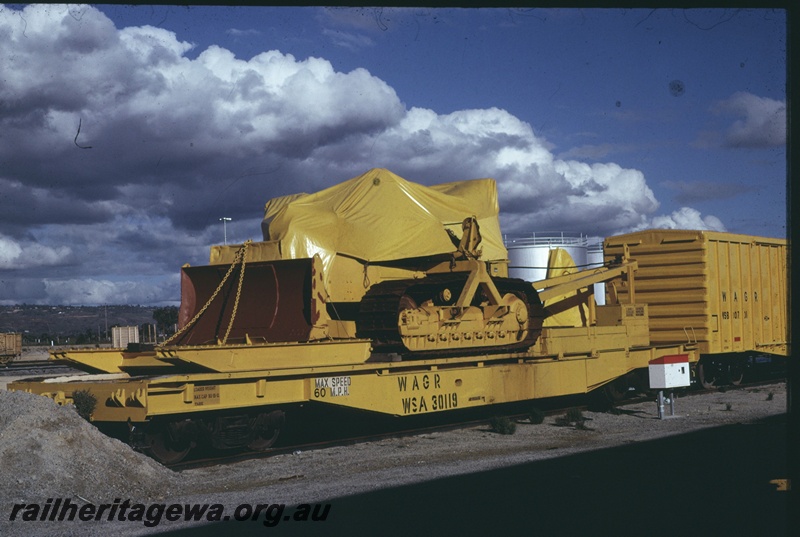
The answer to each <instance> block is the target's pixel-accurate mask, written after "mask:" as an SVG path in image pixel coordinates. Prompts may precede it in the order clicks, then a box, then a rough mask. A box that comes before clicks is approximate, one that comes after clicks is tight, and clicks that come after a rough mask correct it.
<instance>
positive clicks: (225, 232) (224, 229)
mask: <svg viewBox="0 0 800 537" xmlns="http://www.w3.org/2000/svg"><path fill="white" fill-rule="evenodd" d="M220 221H221V222H222V233H223V237H224V239H225V243H224V244H228V227H227V224H228V222H230V221H231V219H230V218H228V217H227V216H223V217H222V218H220Z"/></svg>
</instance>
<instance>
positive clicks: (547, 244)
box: [504, 231, 602, 282]
mask: <svg viewBox="0 0 800 537" xmlns="http://www.w3.org/2000/svg"><path fill="white" fill-rule="evenodd" d="M504 242H505V245H506V249H507V250H508V260H509V264H508V275H509V276H510V277H512V278H521V279H523V280H525V281H528V282H535V281H538V280H544V279H545V278H546V277H547V260H548V259H549V256H550V250H554V249H556V248H562V249H564V250H566V251H567V253H569V255H570V256H571V257H572V259H573V261H575V266H576V267H578V269H579V270H582V269H584V268H585V267H586V264H587V257H586V256H587V247H588V245H589V238H588V237H587V236H586V235H583V234H582V233H570V232H562V231H556V232H552V231H543V232H541V233H528V234H525V235H506V236H505V237H504ZM600 262H601V264H602V255H601V256H600Z"/></svg>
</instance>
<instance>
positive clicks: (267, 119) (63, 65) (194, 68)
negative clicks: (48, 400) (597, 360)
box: [0, 5, 714, 304]
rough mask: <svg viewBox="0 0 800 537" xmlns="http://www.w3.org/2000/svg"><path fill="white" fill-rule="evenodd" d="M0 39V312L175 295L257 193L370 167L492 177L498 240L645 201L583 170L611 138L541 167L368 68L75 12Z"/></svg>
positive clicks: (58, 10)
mask: <svg viewBox="0 0 800 537" xmlns="http://www.w3.org/2000/svg"><path fill="white" fill-rule="evenodd" d="M328 13H333V14H334V15H338V14H340V12H337V11H335V10H334V11H328ZM342 14H344V13H342ZM351 15H352V14H351ZM360 19H361V21H360V22H361V23H364V24H371V25H372V26H373V27H375V25H376V21H384V20H388V18H387V15H386V13H383V12H380V11H375V10H365V11H363V12H362V13H361V15H360ZM376 28H377V27H376ZM0 35H3V40H4V45H3V47H2V48H0V65H3V69H4V70H3V84H2V85H0V136H1V137H2V143H0V162H2V169H0V189H2V191H3V195H4V198H3V201H4V202H6V200H8V207H4V211H3V212H2V213H0V222H2V224H3V228H2V229H4V233H5V234H4V235H2V236H0V279H3V281H9V282H10V281H11V280H9V278H11V276H14V278H15V279H14V280H13V283H8V284H6V285H4V286H3V287H2V289H0V302H9V301H11V300H16V301H18V302H24V301H30V302H32V303H34V302H35V303H48V301H49V302H50V303H65V304H89V303H103V301H110V302H108V303H111V302H116V303H120V302H123V303H124V302H126V301H127V302H131V303H141V304H144V303H161V302H164V301H176V300H177V299H178V298H179V286H178V280H177V274H178V273H179V267H180V266H181V265H182V264H183V263H185V262H189V263H192V264H202V263H207V262H208V246H209V245H210V244H215V243H220V242H221V241H222V229H221V225H220V222H219V218H220V217H222V216H227V217H233V218H234V220H233V221H232V222H231V224H230V225H229V226H228V237H229V241H230V242H236V241H241V240H244V239H246V238H254V239H256V240H258V239H260V227H259V221H260V219H261V217H262V210H263V206H264V204H265V203H266V201H268V200H269V199H270V198H272V197H275V196H279V195H284V194H290V193H295V192H303V191H305V192H313V191H315V190H319V189H322V188H326V187H328V186H331V185H332V184H334V183H337V182H340V181H343V180H346V179H349V178H351V177H354V176H356V175H359V174H361V173H363V172H365V171H366V170H368V169H370V168H373V167H385V168H389V169H391V170H392V171H394V172H395V173H397V174H399V175H401V176H403V177H406V178H407V179H409V180H411V181H415V182H420V183H424V184H434V183H441V182H448V181H456V180H464V179H472V178H478V177H493V178H495V179H496V180H497V183H498V191H499V196H500V206H501V211H502V225H503V229H504V231H505V232H508V233H511V232H517V231H536V230H552V229H558V230H564V231H581V232H584V233H589V234H594V235H609V234H613V233H616V232H619V231H622V230H627V229H630V228H633V227H635V226H640V225H644V224H646V223H650V221H651V219H652V218H653V215H654V214H655V213H656V211H657V210H658V207H659V203H658V201H657V200H656V198H655V196H654V194H653V191H652V190H651V189H650V187H649V186H648V184H647V181H646V178H645V177H644V175H643V174H642V172H640V171H639V170H635V169H629V168H624V167H622V166H620V165H618V164H616V163H613V162H594V163H592V164H587V163H585V162H581V161H580V159H581V158H591V157H590V156H589V155H588V153H587V152H588V151H589V150H590V149H593V150H594V151H595V158H594V159H593V160H596V159H598V158H602V157H604V156H605V153H604V151H605V148H607V145H606V144H602V143H598V144H596V145H595V146H592V147H591V148H590V147H588V146H586V147H584V148H583V149H581V148H577V149H574V150H570V151H567V152H566V153H564V154H561V155H559V156H556V155H555V154H554V152H553V151H554V147H553V144H552V143H550V142H549V141H547V140H546V139H544V138H542V137H540V136H537V135H536V134H535V133H534V132H533V129H532V128H531V126H530V124H528V123H526V122H524V121H522V120H520V119H519V118H517V117H515V116H514V115H512V114H510V113H509V112H507V111H505V110H502V109H499V108H485V109H470V110H457V111H454V112H451V113H447V114H441V113H438V112H436V111H435V110H430V109H424V108H407V107H406V106H405V104H404V103H403V102H402V101H401V99H400V96H398V95H397V94H396V92H395V90H394V89H393V88H392V87H391V86H389V85H388V84H387V83H386V82H385V81H383V80H381V79H379V78H377V77H376V76H374V75H372V74H371V73H370V72H368V71H367V70H366V69H363V68H357V69H353V70H351V71H349V72H340V71H336V70H335V69H334V67H333V65H332V64H331V62H329V61H328V60H326V59H324V58H315V57H309V58H304V59H303V58H296V57H294V56H293V55H291V54H288V53H284V52H281V51H278V50H268V51H264V52H262V53H260V54H257V55H255V56H253V57H252V58H251V59H249V60H243V59H240V58H237V57H235V55H234V54H233V53H232V52H230V51H229V50H226V49H224V48H222V47H219V46H210V47H208V48H206V49H205V50H201V51H195V50H193V49H194V45H193V44H192V43H189V42H187V41H183V40H181V39H180V38H179V36H177V35H176V34H175V33H173V32H170V31H167V30H164V29H159V28H154V27H150V26H142V27H129V28H122V29H117V28H116V27H115V26H114V24H113V23H112V22H111V21H110V20H109V19H108V18H106V17H105V16H104V15H103V14H102V13H101V12H100V11H98V10H97V9H96V8H94V7H90V6H83V7H80V8H70V9H68V8H66V7H64V6H53V5H30V6H27V7H25V8H24V9H22V10H21V11H19V10H15V9H13V8H8V7H6V8H4V9H3V10H1V11H0ZM336 35H337V36H338V37H341V38H342V39H343V41H342V43H341V44H342V45H343V46H345V45H346V43H349V44H350V46H365V45H369V41H368V40H367V39H366V38H359V37H357V36H356V35H355V34H345V33H339V34H336ZM190 51H191V52H192V54H191V58H190V57H189V56H188V55H187V54H188V53H189V52H190ZM79 125H80V133H78V126H79ZM76 137H77V140H76ZM79 146H83V147H87V146H91V148H92V149H82V148H81V147H79ZM689 216H691V215H689V213H681V215H675V214H673V215H672V216H671V217H660V218H662V219H664V223H667V220H666V219H670V218H671V219H672V221H674V222H676V223H677V222H678V221H681V222H685V221H689V218H688V217H689ZM696 216H697V217H696V218H695V220H697V221H701V222H706V224H705V225H714V222H713V221H712V219H713V217H704V218H701V217H700V216H699V215H696ZM681 218H682V219H683V220H681ZM659 222H661V220H659ZM21 268H24V269H26V273H25V275H24V278H23V277H22V275H20V274H19V269H21ZM37 282H38V283H37ZM25 293H30V294H29V295H25Z"/></svg>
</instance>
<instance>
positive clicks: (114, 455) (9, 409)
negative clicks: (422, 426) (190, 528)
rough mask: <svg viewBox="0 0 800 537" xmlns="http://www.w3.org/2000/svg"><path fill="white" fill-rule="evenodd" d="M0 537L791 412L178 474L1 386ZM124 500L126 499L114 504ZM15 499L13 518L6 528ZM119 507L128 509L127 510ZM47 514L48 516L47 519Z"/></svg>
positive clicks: (726, 406)
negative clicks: (66, 509)
mask: <svg viewBox="0 0 800 537" xmlns="http://www.w3.org/2000/svg"><path fill="white" fill-rule="evenodd" d="M0 407H1V408H2V409H3V412H2V414H0V460H2V461H3V462H2V470H0V535H5V536H16V535H32V534H36V535H64V534H81V535H108V534H115V535H143V534H148V533H158V532H164V531H167V530H174V529H179V528H181V527H185V526H186V524H185V523H184V524H182V523H180V522H173V521H167V520H166V519H165V518H164V517H163V516H162V520H161V522H160V525H158V526H157V527H147V526H146V525H145V524H144V520H145V519H146V518H147V517H146V515H145V516H144V517H143V518H142V520H141V521H131V520H123V521H117V520H114V521H113V522H109V521H108V520H107V519H108V516H107V515H103V516H101V517H100V518H101V520H90V521H88V522H79V521H77V520H76V521H73V522H69V521H63V522H60V523H59V522H58V521H55V522H46V521H40V520H38V518H42V514H41V512H40V513H39V516H38V517H37V520H36V521H25V520H24V517H25V515H26V513H28V516H30V515H31V513H33V510H34V509H35V508H31V507H27V506H29V505H30V504H32V503H37V504H39V505H41V506H42V508H44V506H45V505H46V504H47V501H48V499H51V498H52V499H54V500H53V501H55V499H58V498H62V499H63V500H62V502H64V501H66V499H69V500H70V502H72V504H75V505H78V506H79V508H80V506H82V505H84V504H88V503H92V504H94V505H95V506H97V505H100V504H114V503H115V502H116V503H117V504H121V503H122V502H124V501H125V500H128V499H129V500H130V504H131V507H130V511H129V512H128V513H129V514H132V513H133V512H134V509H135V507H133V504H137V503H141V504H143V505H144V506H147V507H149V506H150V505H151V504H167V505H169V504H173V503H180V504H221V505H223V506H224V507H225V513H226V514H229V515H230V514H232V513H233V512H234V511H235V509H236V508H237V506H239V505H241V504H259V503H269V504H275V503H280V504H285V505H287V506H291V505H296V504H302V503H315V502H324V501H326V500H330V499H334V498H340V497H343V496H348V495H352V494H356V493H364V492H369V491H371V490H377V489H381V488H385V487H389V486H398V485H403V484H410V483H417V482H421V481H425V480H431V479H435V478H437V477H443V476H452V475H457V474H465V473H472V472H478V471H482V470H489V469H495V468H500V467H507V466H512V465H516V464H520V463H525V462H531V461H536V460H541V459H546V458H552V457H561V456H564V455H568V454H572V453H577V452H582V451H588V450H594V449H600V448H605V447H612V446H619V445H623V444H628V443H634V442H642V441H646V440H651V439H655V438H659V437H664V436H669V435H675V434H681V433H686V432H690V431H695V430H698V429H704V428H709V427H716V426H721V425H728V424H735V423H749V422H752V421H755V420H759V419H762V418H765V417H768V416H773V415H778V414H783V413H785V412H786V385H785V383H776V384H771V385H767V386H760V387H758V388H748V389H743V390H729V391H727V392H724V393H723V392H717V393H712V394H704V395H693V396H690V397H682V398H679V399H677V401H676V414H678V417H676V418H674V419H664V420H659V419H658V418H657V416H658V414H657V407H656V403H655V402H654V401H653V402H648V403H639V404H636V405H631V406H626V407H624V408H623V409H622V411H621V412H620V413H618V414H612V413H595V412H584V413H583V415H584V416H585V418H586V421H585V427H584V428H580V427H576V426H574V425H568V426H559V425H557V422H556V420H557V418H556V417H551V418H547V419H546V420H545V422H544V423H543V424H540V425H533V424H530V423H518V424H517V431H516V433H515V434H513V435H500V434H497V433H494V432H492V431H491V430H490V429H489V427H486V426H479V427H471V428H466V429H461V430H456V431H450V432H440V433H431V434H421V435H418V436H415V437H405V438H393V439H386V440H381V441H375V442H367V443H362V444H358V445H354V446H342V447H333V448H328V449H322V450H317V451H309V452H302V453H295V454H287V455H278V456H275V457H271V458H269V459H262V460H253V461H246V462H241V463H237V464H231V465H225V466H217V467H212V468H204V469H196V470H187V471H184V472H181V473H176V472H173V471H171V470H168V469H166V468H164V467H163V466H160V465H159V464H157V463H155V462H154V461H152V460H151V459H149V458H148V457H146V456H144V455H142V454H140V453H137V452H134V451H133V450H131V449H130V448H129V447H128V446H127V445H125V444H124V443H122V442H119V441H117V440H114V439H111V438H108V437H106V436H104V435H103V434H101V433H100V432H99V431H97V429H95V428H94V427H93V426H92V425H90V424H89V423H87V422H86V421H85V420H83V419H82V418H80V417H79V416H78V415H77V413H76V412H75V411H74V410H73V409H72V408H71V407H58V406H57V405H55V403H53V402H52V401H51V400H49V399H47V398H44V397H40V396H34V395H30V394H26V393H20V392H7V391H4V390H0ZM117 499H119V500H117ZM15 504H25V505H26V507H23V508H19V509H18V510H17V515H16V520H14V521H13V522H12V521H9V518H10V517H11V515H12V512H13V509H14V506H15ZM120 509H121V508H120ZM45 518H46V517H45Z"/></svg>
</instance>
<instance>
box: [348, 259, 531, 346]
mask: <svg viewBox="0 0 800 537" xmlns="http://www.w3.org/2000/svg"><path fill="white" fill-rule="evenodd" d="M493 280H494V283H495V285H496V286H497V289H498V291H499V292H500V294H501V295H504V294H507V293H513V294H515V295H516V296H517V297H519V298H520V299H522V300H523V301H524V302H525V305H526V307H527V309H528V319H529V320H528V327H529V328H528V331H527V332H528V335H527V337H526V338H525V339H524V340H523V341H519V342H517V343H513V344H510V345H495V346H481V347H475V349H474V351H475V352H478V353H494V352H509V351H510V350H515V349H525V348H528V347H530V346H531V345H533V343H534V342H535V341H536V339H537V338H538V337H539V334H540V332H541V327H542V320H543V311H542V303H541V301H540V300H539V296H538V295H537V294H536V291H534V290H533V288H532V287H531V285H530V284H529V283H526V282H524V281H522V280H518V279H514V278H494V279H493ZM466 281H467V275H463V274H456V275H452V274H437V275H432V276H428V277H426V278H425V279H423V280H389V281H385V282H381V283H379V284H376V285H373V286H372V287H371V288H370V290H369V291H368V292H367V294H366V295H365V296H364V299H363V300H362V301H361V306H360V310H359V316H358V321H357V326H358V337H362V338H367V339H371V340H372V341H373V342H374V343H373V346H374V347H375V349H376V350H377V351H378V352H396V353H399V354H402V355H404V356H405V357H407V358H423V357H427V356H430V355H436V356H446V355H447V353H448V351H442V350H441V349H437V350H432V351H422V352H419V351H417V352H411V351H409V350H408V349H406V348H405V346H404V345H403V343H402V341H401V337H400V334H399V333H398V331H397V320H398V314H399V312H400V311H401V310H403V309H406V308H409V309H413V308H416V307H417V305H419V304H422V303H423V302H425V301H426V300H433V301H434V304H436V305H439V306H443V305H447V304H450V303H453V302H455V300H456V299H457V298H458V295H459V294H460V293H461V290H462V289H463V288H464V284H465V283H466ZM444 289H448V290H449V291H450V295H451V297H452V298H451V299H450V301H449V302H448V301H443V299H441V298H440V295H441V293H442V291H443V290H444ZM453 352H456V353H459V354H460V355H464V354H469V352H470V349H469V348H466V349H464V348H458V349H453Z"/></svg>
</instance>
